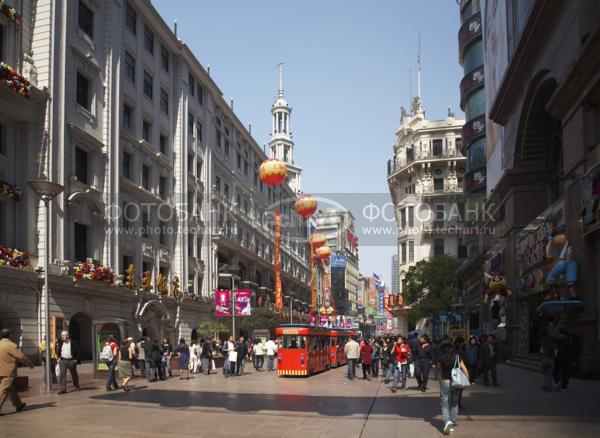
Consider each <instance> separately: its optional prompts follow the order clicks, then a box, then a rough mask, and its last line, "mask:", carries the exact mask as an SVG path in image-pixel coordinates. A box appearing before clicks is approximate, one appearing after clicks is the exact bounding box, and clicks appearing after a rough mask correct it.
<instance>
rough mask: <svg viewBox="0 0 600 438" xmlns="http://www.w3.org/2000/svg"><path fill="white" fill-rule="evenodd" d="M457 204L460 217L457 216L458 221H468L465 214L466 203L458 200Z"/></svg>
mask: <svg viewBox="0 0 600 438" xmlns="http://www.w3.org/2000/svg"><path fill="white" fill-rule="evenodd" d="M456 205H457V210H458V218H456V219H457V221H458V222H466V220H467V217H466V215H465V203H464V202H458V203H457V204H456Z"/></svg>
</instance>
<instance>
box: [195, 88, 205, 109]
mask: <svg viewBox="0 0 600 438" xmlns="http://www.w3.org/2000/svg"><path fill="white" fill-rule="evenodd" d="M196 99H197V100H198V103H199V104H200V105H203V104H204V91H203V89H202V87H201V86H200V84H198V95H197V96H196Z"/></svg>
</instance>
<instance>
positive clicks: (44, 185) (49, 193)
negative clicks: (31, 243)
mask: <svg viewBox="0 0 600 438" xmlns="http://www.w3.org/2000/svg"><path fill="white" fill-rule="evenodd" d="M27 185H28V186H29V187H30V188H31V190H33V191H34V192H35V193H36V194H37V195H38V197H39V198H40V199H41V200H42V201H44V329H45V332H46V350H45V352H44V353H45V359H46V369H45V370H44V375H45V376H46V386H45V388H46V392H47V393H48V392H50V391H51V390H52V369H51V364H52V362H51V359H52V358H51V355H50V341H51V339H50V293H49V288H48V265H49V264H50V248H49V245H50V238H49V234H50V201H52V200H53V199H54V198H56V197H57V196H58V195H60V194H61V193H62V191H63V190H64V187H63V186H61V185H60V184H56V183H53V182H50V181H47V180H33V181H28V182H27Z"/></svg>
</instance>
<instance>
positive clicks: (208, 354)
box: [200, 338, 212, 374]
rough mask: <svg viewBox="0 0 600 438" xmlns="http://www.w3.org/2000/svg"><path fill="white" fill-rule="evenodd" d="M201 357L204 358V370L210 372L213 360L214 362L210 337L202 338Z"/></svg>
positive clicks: (206, 372)
mask: <svg viewBox="0 0 600 438" xmlns="http://www.w3.org/2000/svg"><path fill="white" fill-rule="evenodd" d="M200 359H201V360H202V372H203V373H204V374H210V368H211V362H212V345H211V343H210V339H208V338H207V339H202V353H200Z"/></svg>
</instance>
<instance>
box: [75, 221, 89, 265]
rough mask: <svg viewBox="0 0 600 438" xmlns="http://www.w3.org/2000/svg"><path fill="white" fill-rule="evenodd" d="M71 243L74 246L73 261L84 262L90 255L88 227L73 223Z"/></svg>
mask: <svg viewBox="0 0 600 438" xmlns="http://www.w3.org/2000/svg"><path fill="white" fill-rule="evenodd" d="M73 243H74V246H75V254H74V255H75V261H76V262H84V261H85V259H86V258H88V257H90V254H89V253H88V227H87V226H85V225H83V224H80V223H77V222H76V223H75V224H74V227H73Z"/></svg>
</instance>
